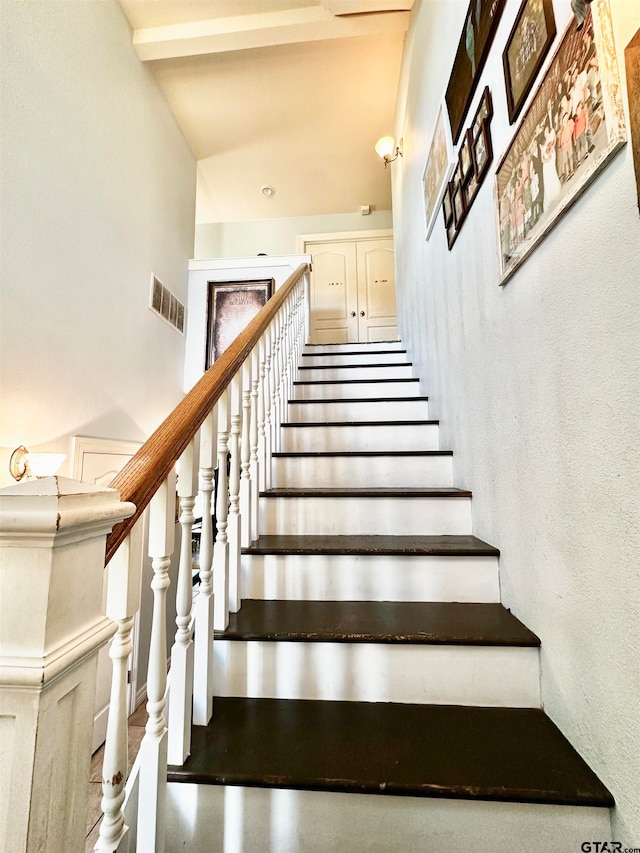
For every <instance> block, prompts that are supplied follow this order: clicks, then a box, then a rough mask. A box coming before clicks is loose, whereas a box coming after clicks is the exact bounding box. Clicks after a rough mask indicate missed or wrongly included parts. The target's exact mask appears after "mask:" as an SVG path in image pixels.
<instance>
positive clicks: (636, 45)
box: [624, 30, 640, 208]
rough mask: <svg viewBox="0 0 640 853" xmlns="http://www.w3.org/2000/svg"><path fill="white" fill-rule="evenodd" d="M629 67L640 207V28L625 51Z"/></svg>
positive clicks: (630, 122)
mask: <svg viewBox="0 0 640 853" xmlns="http://www.w3.org/2000/svg"><path fill="white" fill-rule="evenodd" d="M624 63H625V66H626V69H627V94H628V97H629V126H630V130H631V146H632V148H633V163H634V167H635V171H636V186H637V190H638V207H639V208H640V30H638V32H637V33H636V34H635V35H634V37H633V38H632V39H631V41H630V42H629V44H628V45H627V46H626V48H625V51H624Z"/></svg>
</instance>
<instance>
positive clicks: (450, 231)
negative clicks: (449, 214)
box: [447, 218, 458, 251]
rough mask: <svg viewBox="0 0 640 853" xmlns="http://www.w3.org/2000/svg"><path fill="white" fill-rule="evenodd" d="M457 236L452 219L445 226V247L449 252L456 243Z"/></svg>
mask: <svg viewBox="0 0 640 853" xmlns="http://www.w3.org/2000/svg"><path fill="white" fill-rule="evenodd" d="M457 236H458V232H457V231H456V223H455V222H454V220H453V218H452V219H451V222H450V223H449V224H448V225H447V247H448V248H449V251H451V249H452V248H453V244H454V243H455V242H456V237H457Z"/></svg>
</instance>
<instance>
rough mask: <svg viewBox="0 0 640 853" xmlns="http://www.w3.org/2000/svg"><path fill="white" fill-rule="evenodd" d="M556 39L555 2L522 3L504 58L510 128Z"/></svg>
mask: <svg viewBox="0 0 640 853" xmlns="http://www.w3.org/2000/svg"><path fill="white" fill-rule="evenodd" d="M555 37H556V19H555V17H554V14H553V2H552V0H523V3H522V6H520V10H519V12H518V16H517V18H516V22H515V24H514V25H513V29H512V30H511V33H510V34H509V38H508V39H507V46H506V48H505V51H504V53H503V54H502V64H503V65H504V82H505V85H506V87H507V106H508V108H509V124H513V123H514V121H515V120H516V119H517V117H518V115H519V114H520V110H521V109H522V107H523V105H524V102H525V100H526V98H527V95H528V94H529V92H530V91H531V87H532V85H533V81H534V80H535V79H536V77H537V75H538V72H539V71H540V68H541V66H542V63H543V62H544V58H545V56H546V55H547V53H549V48H550V47H551V44H552V43H553V40H554V38H555Z"/></svg>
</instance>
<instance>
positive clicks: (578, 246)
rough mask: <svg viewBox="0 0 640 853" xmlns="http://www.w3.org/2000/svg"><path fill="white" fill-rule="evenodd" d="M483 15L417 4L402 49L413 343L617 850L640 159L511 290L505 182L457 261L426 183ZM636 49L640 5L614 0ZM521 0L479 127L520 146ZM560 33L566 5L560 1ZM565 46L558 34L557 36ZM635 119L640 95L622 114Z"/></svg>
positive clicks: (623, 790) (632, 725)
mask: <svg viewBox="0 0 640 853" xmlns="http://www.w3.org/2000/svg"><path fill="white" fill-rule="evenodd" d="M467 5H468V2H467V0H429V2H426V0H418V2H417V3H416V5H415V6H414V10H413V13H412V25H411V30H410V33H409V36H408V39H407V46H406V49H405V57H404V65H403V71H402V77H401V85H400V92H399V98H398V110H397V116H396V127H395V132H396V135H397V136H399V135H400V134H401V133H403V135H404V140H405V156H404V160H403V161H402V163H400V166H399V168H398V164H395V168H394V173H393V175H394V193H393V209H394V229H395V242H396V258H397V261H396V263H397V267H398V269H397V290H398V305H399V315H400V316H399V325H400V331H401V337H402V339H403V340H404V341H405V343H407V344H408V347H409V350H410V355H411V359H412V360H413V362H414V363H415V364H416V366H417V367H416V369H417V373H418V375H420V376H421V377H422V378H425V379H427V378H428V382H425V383H424V389H423V390H424V391H425V392H426V393H428V394H429V397H430V400H431V401H432V402H431V403H430V406H432V408H431V411H432V412H433V415H432V416H433V417H439V418H440V419H441V430H442V444H441V446H442V447H444V448H452V449H453V450H454V464H455V475H456V483H457V485H459V486H464V487H469V488H471V489H473V495H474V498H473V513H474V531H475V533H476V535H478V536H480V537H481V538H483V539H486V540H487V541H489V542H491V543H492V544H493V545H496V546H498V547H499V548H500V550H501V554H502V556H501V588H502V597H503V602H504V603H505V605H506V606H507V607H510V608H511V609H512V610H513V612H514V613H515V614H516V615H517V616H518V617H520V618H521V619H522V620H523V621H524V622H525V623H526V624H527V625H528V626H529V627H530V628H531V629H533V630H534V631H535V632H537V633H538V634H539V636H540V638H541V640H542V691H543V700H544V703H545V708H546V710H547V712H548V713H549V714H550V716H551V717H552V718H553V720H554V721H555V722H556V723H557V724H558V725H559V727H560V728H561V729H562V731H563V732H564V733H565V734H566V735H567V736H568V737H569V739H570V740H571V741H572V743H573V744H574V746H575V747H576V748H577V749H578V751H579V752H580V753H581V754H582V755H583V756H584V757H585V758H586V760H587V761H588V762H589V763H590V764H591V766H592V767H593V768H594V769H595V771H596V772H597V773H598V774H599V775H600V777H601V778H602V780H603V781H604V782H605V784H607V785H608V786H609V788H610V789H611V791H612V792H613V794H614V796H615V798H616V801H617V808H616V810H615V812H614V815H613V826H614V833H615V837H616V838H617V839H619V840H620V841H621V842H625V843H627V844H628V845H637V844H638V839H640V800H639V798H638V775H637V770H638V766H637V760H638V755H640V724H639V723H638V710H637V709H638V696H639V691H640V685H639V678H640V667H639V665H638V661H639V655H638V652H639V642H638V638H639V635H640V632H639V630H638V615H639V613H640V591H639V581H638V575H639V573H638V567H639V563H638V550H639V545H640V542H639V541H638V536H637V522H638V509H639V508H640V507H639V501H638V494H639V490H638V478H639V475H640V465H639V462H638V453H637V447H638V443H637V437H638V424H639V418H638V415H639V408H638V392H639V391H640V387H639V385H640V383H639V376H640V372H639V367H640V347H639V344H638V342H639V341H640V320H639V295H638V294H639V288H638V284H639V283H640V221H639V219H638V210H637V198H636V190H635V180H634V177H633V165H632V152H631V146H630V145H628V146H627V147H626V148H625V149H624V150H623V151H622V152H621V153H620V154H618V156H617V157H616V158H615V160H614V161H613V162H612V163H610V164H609V166H608V167H607V168H606V170H605V171H604V173H602V174H601V175H600V176H599V177H598V178H597V180H596V182H595V184H594V185H593V186H591V187H590V188H589V189H588V190H587V192H586V194H585V195H584V196H583V197H582V199H581V200H580V201H579V202H578V203H577V204H576V205H575V207H574V208H573V209H572V210H571V211H570V212H569V213H568V214H567V215H566V216H565V217H564V219H563V220H562V221H561V222H560V224H559V225H557V227H556V228H555V230H554V231H553V232H552V233H551V234H550V235H549V236H548V237H547V238H546V240H544V242H543V243H542V244H540V245H539V246H538V247H537V249H536V250H535V252H534V253H533V254H532V255H531V256H530V257H529V258H528V260H527V261H526V262H525V263H524V265H523V266H522V267H521V269H520V270H519V271H518V272H517V273H516V275H515V276H514V278H512V279H511V281H510V283H509V284H508V285H507V286H506V287H504V288H500V287H499V286H498V256H497V250H496V226H495V210H494V200H493V186H492V183H493V174H492V175H491V179H487V181H486V182H485V184H484V185H483V187H482V189H481V190H480V193H479V196H478V197H477V199H476V201H475V204H474V206H473V208H472V210H471V212H470V214H469V217H468V219H467V221H466V223H465V224H464V226H463V228H462V230H461V233H460V236H459V237H458V241H457V242H456V244H455V246H454V248H453V251H452V252H448V251H447V246H446V238H445V233H444V227H443V224H442V219H441V217H440V218H439V220H438V222H437V224H436V226H435V228H434V231H433V233H432V235H431V238H430V240H429V242H428V243H427V242H425V227H424V215H423V204H422V198H421V176H422V172H423V169H424V164H425V160H426V154H427V147H428V144H429V141H430V135H431V130H432V126H433V123H434V119H435V115H436V111H437V108H438V102H439V98H440V96H441V94H442V92H443V91H444V89H445V87H446V83H447V81H448V76H449V73H450V70H451V66H452V62H453V57H454V54H455V50H456V47H457V42H458V39H459V36H460V32H461V30H462V25H463V20H464V16H465V12H466V8H467ZM611 5H612V7H613V21H614V31H615V38H616V43H617V50H618V54H619V64H620V70H621V72H623V71H624V61H623V54H622V51H623V49H624V47H625V45H626V44H627V43H628V42H629V40H630V39H631V37H632V35H633V33H634V32H635V31H636V30H637V28H638V27H639V26H640V4H638V3H637V0H613V2H612V4H611ZM519 6H520V4H519V3H518V2H515V0H509V2H508V3H507V4H506V11H505V13H504V15H503V19H502V21H501V24H500V28H499V31H498V34H497V37H496V40H495V43H494V46H493V49H492V51H491V54H490V57H489V61H488V63H487V66H486V69H485V72H484V74H483V78H482V80H481V82H480V85H479V87H478V90H477V91H476V95H475V97H474V100H473V103H472V105H471V110H470V112H469V116H468V118H470V117H471V116H472V115H473V112H474V111H475V108H476V105H477V103H478V99H479V97H480V95H481V93H482V89H483V87H484V85H485V84H488V85H489V86H490V87H491V90H492V93H493V100H494V107H495V117H494V120H493V123H492V134H493V141H494V148H495V151H496V159H495V161H494V169H495V166H496V165H497V163H498V161H499V158H500V154H501V152H502V151H503V150H504V149H505V147H506V146H507V144H508V142H509V141H510V138H511V135H512V132H513V128H510V127H509V124H508V119H507V109H506V97H505V90H504V77H503V72H502V62H501V59H502V57H501V54H502V50H503V48H504V45H505V42H506V39H507V36H508V34H509V32H510V29H511V26H512V24H513V21H514V19H515V15H516V12H517V11H518V8H519ZM554 8H555V12H556V19H557V22H558V30H559V31H560V32H563V31H564V29H565V25H566V24H567V22H568V20H569V16H570V10H569V0H555V2H554ZM558 38H560V37H559V36H558ZM625 108H626V98H625Z"/></svg>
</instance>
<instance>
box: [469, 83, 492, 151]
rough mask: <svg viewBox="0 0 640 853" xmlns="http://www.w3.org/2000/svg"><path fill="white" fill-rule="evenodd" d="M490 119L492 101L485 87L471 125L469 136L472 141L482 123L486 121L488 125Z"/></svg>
mask: <svg viewBox="0 0 640 853" xmlns="http://www.w3.org/2000/svg"><path fill="white" fill-rule="evenodd" d="M492 118H493V100H492V98H491V92H490V91H489V87H488V86H486V87H485V90H484V92H483V93H482V97H481V98H480V103H479V104H478V109H477V110H476V114H475V116H474V117H473V123H472V125H471V135H472V136H473V138H474V139H475V138H476V136H477V135H478V134H479V133H480V129H481V128H482V123H483V122H484V121H486V122H487V124H488V123H489V122H490V121H491V119H492Z"/></svg>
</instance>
